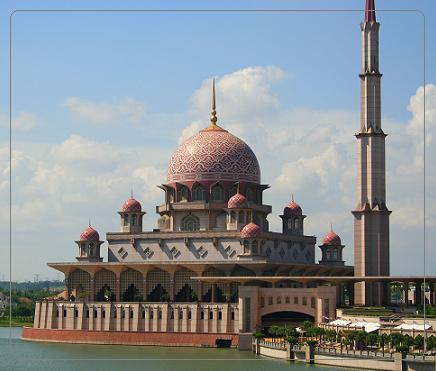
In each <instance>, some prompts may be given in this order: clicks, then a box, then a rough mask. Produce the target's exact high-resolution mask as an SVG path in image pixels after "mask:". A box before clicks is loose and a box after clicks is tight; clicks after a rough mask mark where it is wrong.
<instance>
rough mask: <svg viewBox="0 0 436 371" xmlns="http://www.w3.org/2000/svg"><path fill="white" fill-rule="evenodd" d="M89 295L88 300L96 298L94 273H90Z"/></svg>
mask: <svg viewBox="0 0 436 371" xmlns="http://www.w3.org/2000/svg"><path fill="white" fill-rule="evenodd" d="M89 276H90V278H89V295H88V300H89V301H94V300H95V285H94V273H92V274H89Z"/></svg>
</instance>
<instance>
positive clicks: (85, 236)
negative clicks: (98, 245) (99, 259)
mask: <svg viewBox="0 0 436 371" xmlns="http://www.w3.org/2000/svg"><path fill="white" fill-rule="evenodd" d="M99 240H100V236H99V235H98V232H97V231H96V230H95V229H94V228H92V227H91V226H89V227H88V228H86V229H85V230H84V231H83V232H82V233H81V234H80V241H99Z"/></svg>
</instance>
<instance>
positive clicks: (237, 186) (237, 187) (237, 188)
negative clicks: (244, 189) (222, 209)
mask: <svg viewBox="0 0 436 371" xmlns="http://www.w3.org/2000/svg"><path fill="white" fill-rule="evenodd" d="M236 193H239V182H238V183H237V185H236Z"/></svg>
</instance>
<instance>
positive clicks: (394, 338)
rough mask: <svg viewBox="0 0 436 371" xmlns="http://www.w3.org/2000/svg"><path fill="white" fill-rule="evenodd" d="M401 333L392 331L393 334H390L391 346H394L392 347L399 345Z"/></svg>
mask: <svg viewBox="0 0 436 371" xmlns="http://www.w3.org/2000/svg"><path fill="white" fill-rule="evenodd" d="M403 337H404V336H403V335H401V334H399V333H397V332H396V333H394V334H392V335H391V343H392V346H393V347H394V348H397V347H399V346H400V345H401V343H402V341H403Z"/></svg>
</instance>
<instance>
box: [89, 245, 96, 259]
mask: <svg viewBox="0 0 436 371" xmlns="http://www.w3.org/2000/svg"><path fill="white" fill-rule="evenodd" d="M89 256H95V247H94V242H91V243H90V244H89Z"/></svg>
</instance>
